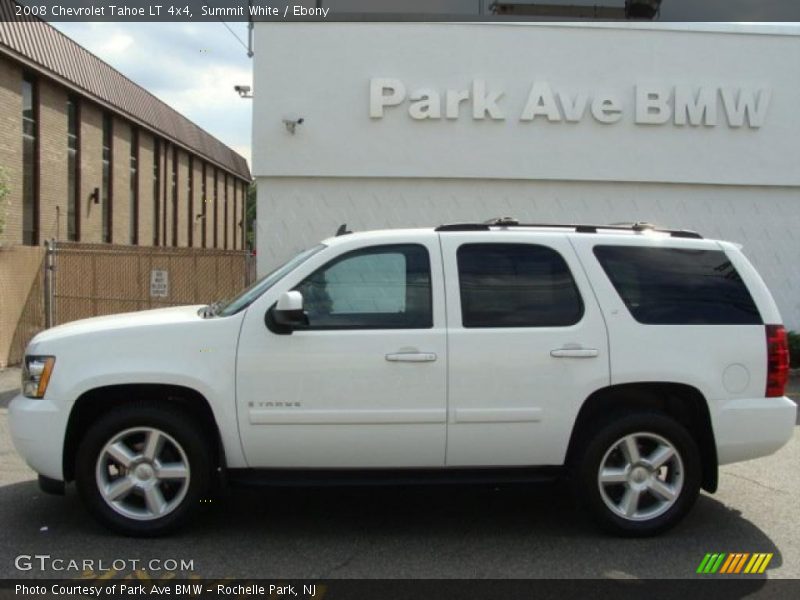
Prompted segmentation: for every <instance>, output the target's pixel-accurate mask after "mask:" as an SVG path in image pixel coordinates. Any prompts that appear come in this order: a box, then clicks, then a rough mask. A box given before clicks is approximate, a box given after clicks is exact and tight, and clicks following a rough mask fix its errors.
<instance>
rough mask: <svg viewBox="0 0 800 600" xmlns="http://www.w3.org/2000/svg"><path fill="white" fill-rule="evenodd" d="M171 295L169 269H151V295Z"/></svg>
mask: <svg viewBox="0 0 800 600" xmlns="http://www.w3.org/2000/svg"><path fill="white" fill-rule="evenodd" d="M167 296H169V271H162V270H160V269H154V270H152V271H150V297H151V298H166V297H167Z"/></svg>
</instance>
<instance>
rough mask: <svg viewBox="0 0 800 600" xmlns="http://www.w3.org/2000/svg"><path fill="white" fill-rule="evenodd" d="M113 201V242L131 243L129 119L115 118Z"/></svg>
mask: <svg viewBox="0 0 800 600" xmlns="http://www.w3.org/2000/svg"><path fill="white" fill-rule="evenodd" d="M113 123H114V124H113V127H112V131H113V138H112V140H111V143H112V163H111V168H112V169H113V171H112V177H113V186H112V201H111V220H112V228H111V242H112V243H114V244H130V243H131V236H130V223H131V218H130V206H131V205H130V201H131V163H130V160H131V126H130V124H129V123H128V122H127V121H123V120H121V119H117V118H115V119H114V120H113Z"/></svg>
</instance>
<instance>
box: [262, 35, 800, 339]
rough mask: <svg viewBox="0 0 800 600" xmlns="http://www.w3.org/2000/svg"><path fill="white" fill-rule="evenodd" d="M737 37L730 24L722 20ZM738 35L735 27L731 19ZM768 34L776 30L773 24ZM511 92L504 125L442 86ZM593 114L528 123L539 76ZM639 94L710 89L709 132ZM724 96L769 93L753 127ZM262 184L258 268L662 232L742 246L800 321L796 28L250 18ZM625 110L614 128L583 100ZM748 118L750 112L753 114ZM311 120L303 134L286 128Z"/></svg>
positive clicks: (504, 103)
mask: <svg viewBox="0 0 800 600" xmlns="http://www.w3.org/2000/svg"><path fill="white" fill-rule="evenodd" d="M723 29H725V28H723ZM727 29H730V28H727ZM763 31H764V32H771V33H774V30H770V29H769V28H764V29H763ZM373 78H393V79H397V80H400V81H402V82H403V84H404V85H405V87H406V88H407V93H408V95H410V94H411V93H412V91H413V90H418V89H429V90H433V91H438V92H439V93H440V94H441V95H442V105H441V110H442V115H443V116H442V117H441V118H438V119H415V118H413V117H412V116H411V115H410V114H409V104H410V103H409V101H404V102H403V103H402V104H399V105H397V106H389V107H387V108H386V109H385V111H384V116H383V117H382V118H376V117H374V116H373V117H370V80H371V79H373ZM476 80H480V81H484V82H485V84H486V86H487V89H488V90H502V91H503V96H502V98H501V100H500V101H499V103H498V106H499V107H501V110H502V113H503V114H502V116H503V118H501V119H494V118H490V117H489V116H488V115H486V114H484V117H483V118H475V116H474V115H473V112H472V103H473V101H474V99H473V98H471V99H470V100H469V101H467V102H465V103H463V104H462V105H461V108H460V111H459V113H458V118H451V119H447V118H446V117H445V116H444V114H445V109H446V103H445V101H444V96H445V94H446V90H448V89H450V90H456V91H458V90H468V91H472V85H473V83H474V81H476ZM543 81H546V82H547V83H548V84H549V85H550V87H551V89H552V90H554V92H555V93H558V92H561V93H562V94H563V96H564V98H566V101H567V102H569V101H571V100H572V101H574V100H575V99H576V98H579V97H580V95H581V94H585V95H586V96H587V97H588V98H589V100H588V101H587V110H586V112H585V114H584V116H583V118H581V119H579V120H577V121H576V122H568V121H567V120H566V119H565V118H564V111H563V105H562V103H561V99H558V98H557V99H556V102H557V109H558V111H559V115H560V116H561V119H560V120H549V119H548V118H546V117H545V116H537V117H536V118H534V119H533V120H532V121H524V120H520V116H521V115H522V113H523V112H524V108H525V104H526V101H527V99H528V94H529V92H530V88H531V85H532V83H533V82H543ZM637 85H638V86H640V87H642V86H655V87H656V88H657V87H658V86H661V87H662V88H663V89H666V90H667V91H666V92H665V95H664V96H663V97H664V98H665V99H666V101H667V102H668V104H669V106H670V110H671V111H673V110H674V103H675V92H676V90H677V89H678V88H679V87H680V86H684V88H683V89H689V90H690V91H691V92H692V93H694V94H696V93H698V92H699V91H700V90H701V89H704V88H705V89H714V90H716V91H717V93H716V95H715V103H714V108H715V109H716V120H715V121H714V123H715V124H710V123H704V124H700V125H696V126H692V125H690V124H683V125H682V124H679V123H676V119H675V117H674V114H671V115H670V119H668V120H667V122H665V123H663V124H645V123H642V122H637V114H636V101H637V97H636V89H637ZM719 89H727V90H730V91H729V94H733V96H732V97H733V98H734V99H738V98H739V97H740V95H741V94H742V93H750V92H752V93H754V94H756V95H757V96H758V94H763V93H764V92H765V91H766V93H768V94H769V104H768V106H767V108H766V110H765V112H764V113H763V114H762V119H761V121H760V122H758V123H756V126H754V125H753V123H752V120H747V119H745V120H744V122H743V123H742V124H741V125H739V126H736V124H735V123H731V120H730V118H729V117H728V115H727V113H726V112H725V106H724V103H723V100H722V97H721V93H720V92H719ZM255 96H256V100H255V104H254V110H255V115H254V116H255V118H254V161H253V163H254V174H255V176H256V178H257V181H258V189H259V197H258V256H259V259H258V260H259V265H258V267H259V272H260V273H261V274H264V273H265V272H267V271H269V270H270V269H271V268H274V267H275V266H276V265H277V264H278V263H280V262H282V261H283V260H286V259H287V258H288V257H289V256H290V255H291V254H293V253H294V252H296V251H299V250H300V249H302V248H305V247H307V246H309V245H311V244H313V243H315V242H317V241H318V240H319V239H322V238H325V237H328V236H329V235H331V234H332V233H333V232H334V231H335V230H336V228H337V227H338V226H339V225H340V224H342V223H347V225H348V227H350V228H353V229H361V230H363V229H374V228H380V227H404V226H430V225H437V224H440V223H446V222H454V221H462V220H481V221H482V220H485V219H487V218H490V217H496V216H514V217H517V218H520V219H523V220H526V221H535V222H548V221H550V222H596V223H612V222H619V221H640V220H641V221H651V222H655V223H658V224H659V225H662V226H669V227H685V228H689V229H695V230H697V231H699V232H701V233H702V234H703V235H704V236H706V237H719V238H723V239H729V240H733V241H737V242H740V243H742V244H744V246H745V253H746V254H747V255H748V256H749V257H750V258H751V260H752V261H753V262H754V263H755V265H756V267H757V268H758V270H759V271H760V272H761V274H762V276H763V277H764V279H765V280H766V282H767V284H768V285H769V287H770V289H771V290H772V292H773V294H774V296H775V299H776V301H777V303H778V305H779V307H780V309H781V311H782V313H783V316H784V319H785V321H786V323H787V325H789V326H790V327H791V328H794V329H800V281H798V279H800V277H798V273H799V272H800V270H798V268H797V265H798V264H800V233H798V231H800V118H799V117H798V114H800V36H797V35H781V34H774V35H773V34H770V35H767V34H766V33H752V32H749V33H742V31H741V30H739V32H738V33H736V32H733V33H732V32H730V31H724V30H721V31H715V32H708V31H698V26H697V25H692V26H691V27H689V26H686V27H680V26H678V27H676V28H674V29H669V28H663V29H655V30H654V29H653V26H649V27H624V26H612V27H609V26H607V25H606V26H585V25H582V26H563V25H546V26H545V25H519V24H517V25H504V24H494V25H455V24H337V25H332V24H327V25H326V24H302V25H300V24H297V25H291V26H283V25H274V24H258V25H257V28H256V63H255ZM603 96H609V97H613V98H615V99H616V102H617V105H618V107H619V109H620V112H619V114H620V117H619V120H618V121H617V122H616V123H613V124H605V123H601V122H599V121H598V120H597V119H595V118H594V117H593V116H592V114H591V100H592V99H593V98H599V97H603ZM751 116H752V115H751ZM300 117H302V118H303V119H304V123H303V124H302V125H299V126H297V127H296V129H295V133H294V134H292V133H290V132H289V131H288V129H287V128H286V127H285V126H284V123H283V119H296V118H300Z"/></svg>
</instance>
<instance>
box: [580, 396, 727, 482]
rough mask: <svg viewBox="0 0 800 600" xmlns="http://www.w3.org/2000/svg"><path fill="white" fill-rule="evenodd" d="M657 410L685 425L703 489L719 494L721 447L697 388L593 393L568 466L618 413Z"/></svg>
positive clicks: (584, 406)
mask: <svg viewBox="0 0 800 600" xmlns="http://www.w3.org/2000/svg"><path fill="white" fill-rule="evenodd" d="M641 409H646V410H657V411H659V412H662V413H664V414H667V415H668V416H670V417H672V418H673V419H675V420H676V421H678V422H679V423H681V424H682V425H683V426H684V427H686V429H687V430H688V431H689V433H690V434H691V435H692V437H693V438H694V440H695V442H696V443H697V446H698V448H699V449H700V459H701V468H702V487H703V489H704V490H706V491H708V492H710V493H713V492H715V491H716V490H717V479H718V474H717V471H718V464H717V446H716V442H715V439H714V430H713V428H712V425H711V415H710V413H709V410H708V402H707V401H706V399H705V397H704V396H703V394H702V393H701V392H700V391H699V390H698V389H697V388H695V387H693V386H690V385H686V384H682V383H673V382H664V381H648V382H638V383H625V384H618V385H612V386H608V387H605V388H602V389H599V390H596V391H595V392H593V393H592V394H591V395H590V396H589V397H588V398H586V400H585V401H584V402H583V404H582V405H581V408H580V410H579V411H578V416H577V418H576V419H575V423H574V425H573V428H572V434H571V435H570V440H569V445H568V447H567V456H566V464H567V465H572V464H574V463H575V462H576V461H577V460H578V458H579V456H580V452H581V448H582V444H583V443H584V442H585V440H586V439H587V437H588V435H589V433H590V432H591V431H592V430H593V428H594V427H595V426H596V424H597V423H598V422H599V421H601V420H605V419H607V418H608V417H609V415H611V414H613V413H616V412H629V411H632V410H641Z"/></svg>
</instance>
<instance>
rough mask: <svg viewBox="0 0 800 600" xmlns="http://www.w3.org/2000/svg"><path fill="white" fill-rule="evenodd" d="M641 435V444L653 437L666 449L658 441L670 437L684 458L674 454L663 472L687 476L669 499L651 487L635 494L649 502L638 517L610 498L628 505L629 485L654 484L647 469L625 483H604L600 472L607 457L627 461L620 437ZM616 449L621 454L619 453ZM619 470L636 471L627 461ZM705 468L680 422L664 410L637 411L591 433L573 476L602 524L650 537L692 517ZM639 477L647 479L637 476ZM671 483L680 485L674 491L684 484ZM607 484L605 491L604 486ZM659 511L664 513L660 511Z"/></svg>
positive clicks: (612, 530) (579, 496)
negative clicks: (675, 457)
mask: <svg viewBox="0 0 800 600" xmlns="http://www.w3.org/2000/svg"><path fill="white" fill-rule="evenodd" d="M635 434H642V435H641V436H640V437H634V439H635V440H636V442H637V443H636V444H634V445H635V446H636V447H637V448H639V447H640V446H647V444H648V442H649V443H652V444H653V447H656V448H662V447H663V446H656V444H658V443H659V439H658V438H660V439H661V440H666V441H667V442H668V443H669V444H670V445H671V446H672V449H673V450H674V451H675V454H677V456H678V457H679V458H678V460H675V459H671V462H670V463H669V464H668V465H667V466H665V467H663V469H662V470H660V471H659V473H662V474H663V473H670V476H671V477H674V478H677V477H680V475H679V474H682V481H681V484H680V491H679V492H678V493H677V494H675V499H674V500H665V499H664V498H662V497H659V496H657V495H656V494H655V493H654V492H652V491H650V490H649V489H646V490H644V491H642V492H640V494H641V495H637V494H633V495H634V496H636V497H637V498H639V502H640V503H643V504H644V505H645V509H644V510H642V511H641V513H642V514H640V515H637V513H636V512H634V516H633V517H627V516H623V515H621V514H620V513H618V512H615V510H614V509H612V508H611V507H610V506H609V503H611V504H614V505H616V508H617V510H620V511H621V510H624V508H625V506H626V505H625V498H626V497H625V494H627V493H628V492H629V491H634V490H629V488H631V487H634V488H635V489H641V488H637V487H636V486H646V485H648V484H647V482H648V481H650V479H644V478H645V477H649V475H648V474H647V473H646V469H645V470H644V471H643V470H641V469H640V471H639V472H637V473H635V474H631V478H630V479H629V480H628V481H626V482H625V483H605V484H603V485H601V483H600V481H599V472H600V468H601V463H603V461H604V459H606V458H607V462H606V463H604V464H605V466H606V467H608V466H609V465H610V464H612V462H613V460H614V459H615V457H617V456H619V457H621V459H622V462H623V463H625V462H627V459H626V456H627V454H626V453H625V452H624V451H623V449H622V446H618V445H617V442H620V441H621V440H622V439H623V438H626V437H627V436H634V435H635ZM623 446H624V444H623ZM642 450H643V451H646V450H647V448H645V447H642ZM615 452H616V453H618V454H616V455H615V454H614V453H615ZM607 455H608V457H607ZM642 457H643V460H646V458H647V457H646V456H645V454H642ZM619 469H620V470H623V471H626V472H628V473H631V472H632V469H630V468H627V469H626V468H625V467H624V466H623V467H620V468H619ZM701 470H702V467H701V461H700V452H699V450H698V448H697V444H696V443H695V441H694V439H693V438H692V436H691V435H690V434H689V432H688V431H687V430H686V429H685V428H684V427H683V426H682V425H681V424H680V423H678V422H677V421H675V420H674V419H672V418H670V417H668V416H666V415H664V414H662V413H657V412H637V413H633V414H623V415H617V416H615V417H613V418H609V419H608V420H606V421H604V422H603V423H601V424H599V425H598V426H597V427H596V428H595V430H594V431H593V432H592V433H590V434H589V435H587V436H586V437H585V439H584V443H583V444H582V446H581V449H580V450H579V452H578V453H577V460H576V462H575V464H573V465H572V481H573V487H574V490H575V493H576V495H577V499H578V501H579V502H581V503H582V504H583V505H584V506H585V507H586V508H587V509H588V511H589V513H590V514H591V516H592V517H593V518H594V520H595V521H596V522H597V524H598V525H599V526H600V527H601V528H602V529H604V530H605V531H607V532H609V533H612V534H614V535H619V536H624V537H646V536H652V535H656V534H659V533H662V532H664V531H666V530H668V529H670V528H672V527H674V526H675V525H676V524H677V523H678V522H679V521H680V520H681V519H682V518H683V517H684V516H686V514H687V513H688V512H689V510H690V509H691V508H692V506H693V505H694V503H695V501H696V500H697V496H698V494H699V493H700V481H701ZM634 476H637V477H636V478H641V479H643V481H636V480H635V479H634ZM662 476H663V475H662ZM667 483H668V484H671V483H675V484H676V485H670V488H671V489H672V490H673V491H674V490H675V489H677V488H678V486H677V479H673V480H672V481H668V482H667ZM601 487H602V488H603V491H601ZM617 502H618V504H617ZM648 502H650V503H652V505H651V507H648V506H647V503H648ZM659 502H660V503H661V505H659ZM637 505H638V504H637ZM648 510H649V511H650V512H652V516H648ZM659 510H663V511H664V512H662V513H660V514H659V513H658V511H659Z"/></svg>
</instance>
